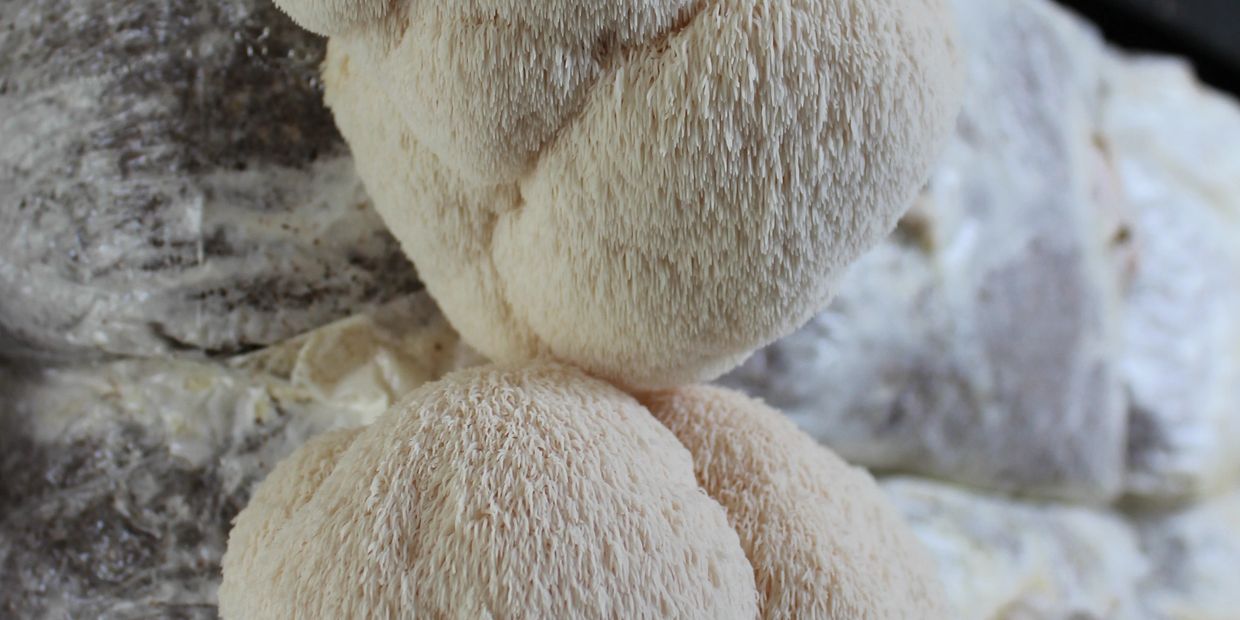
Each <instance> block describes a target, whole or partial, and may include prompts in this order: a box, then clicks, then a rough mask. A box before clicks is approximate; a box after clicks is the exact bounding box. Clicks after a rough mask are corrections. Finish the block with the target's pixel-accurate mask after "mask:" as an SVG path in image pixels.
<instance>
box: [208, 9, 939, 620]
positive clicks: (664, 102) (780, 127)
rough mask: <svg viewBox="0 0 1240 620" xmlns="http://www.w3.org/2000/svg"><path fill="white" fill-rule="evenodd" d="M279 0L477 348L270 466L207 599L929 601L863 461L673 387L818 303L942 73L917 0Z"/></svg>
mask: <svg viewBox="0 0 1240 620" xmlns="http://www.w3.org/2000/svg"><path fill="white" fill-rule="evenodd" d="M280 4H281V6H282V7H283V8H285V9H286V10H287V11H288V12H289V14H290V15H292V16H293V17H294V19H296V20H297V21H299V22H300V23H301V24H303V25H304V26H306V27H308V28H311V29H314V30H316V31H317V32H320V33H323V34H327V35H330V36H331V41H330V44H329V51H328V59H327V61H326V64H325V68H324V73H325V82H326V85H327V91H326V97H327V101H328V104H329V105H330V106H331V108H332V110H333V112H334V114H335V117H336V121H337V124H338V125H339V127H340V129H341V131H342V133H343V134H344V136H345V138H346V139H347V140H348V142H349V144H350V146H351V147H352V149H353V153H354V156H355V158H356V160H357V166H358V170H359V172H360V174H361V176H362V178H363V180H364V181H365V183H366V187H367V191H368V192H369V193H370V194H371V196H372V198H373V200H374V202H375V205H376V208H377V209H378V211H379V212H380V213H381V214H382V216H383V218H384V220H385V221H386V223H387V225H388V226H389V227H390V228H391V229H392V231H393V233H394V234H395V236H396V237H397V238H398V239H399V240H400V242H401V244H402V246H403V248H404V250H405V252H406V253H407V254H408V255H409V256H410V257H411V258H412V259H413V261H414V263H415V265H416V267H417V269H418V273H419V276H420V277H421V278H422V280H423V281H424V282H425V283H426V285H427V288H428V290H429V291H430V293H431V294H432V295H433V296H434V297H435V299H436V301H437V302H438V303H439V305H440V306H441V308H442V309H443V311H444V313H445V315H446V316H447V318H448V320H449V321H450V322H451V323H452V324H453V325H454V326H455V327H456V328H457V329H458V330H459V331H460V332H461V335H462V337H463V338H464V339H465V340H466V341H467V342H468V343H469V344H471V345H472V346H473V347H475V348H476V349H478V350H479V351H480V352H481V353H483V354H484V355H485V356H487V357H488V358H490V359H491V360H493V361H494V362H495V364H494V365H485V366H482V367H479V368H475V369H472V370H464V371H458V372H457V373H454V374H451V375H448V376H447V377H446V378H444V379H442V380H440V381H438V382H435V383H431V384H427V385H425V386H423V387H421V388H419V389H417V390H415V391H414V392H413V393H411V394H410V395H409V396H408V397H407V398H406V399H405V400H404V401H403V402H402V403H401V404H399V405H397V406H395V407H393V408H392V409H391V410H390V411H388V412H387V413H386V414H385V415H384V416H383V417H382V418H380V419H379V420H378V421H377V422H375V423H374V424H373V425H371V426H370V427H368V428H365V429H363V430H354V431H344V432H339V433H335V434H330V435H327V436H324V437H322V438H320V439H317V440H315V441H313V442H311V443H310V444H308V445H306V446H305V447H303V448H302V449H301V450H300V451H299V452H297V453H296V454H294V455H293V456H292V457H291V458H290V459H289V460H287V461H285V462H284V463H282V464H281V465H280V466H279V467H277V469H276V470H275V472H273V473H272V475H271V476H270V477H269V478H268V479H267V480H266V481H265V482H264V483H263V484H262V485H261V486H260V487H259V488H258V489H257V491H256V493H255V495H254V498H253V500H252V502H251V504H250V505H249V506H248V507H247V508H246V509H245V511H243V512H242V513H241V515H240V517H239V518H238V521H237V523H236V526H235V529H234V531H233V533H232V536H231V538H230V541H229V550H228V553H227V555H226V556H225V558H224V582H223V585H222V587H221V589H220V605H221V607H220V609H221V612H222V614H223V615H224V616H225V617H226V618H237V619H239V618H246V619H261V618H283V617H298V618H405V617H409V618H413V617H422V616H427V617H435V618H438V617H460V618H477V617H491V618H630V617H632V618H703V619H719V618H754V617H762V618H829V619H839V620H843V619H857V618H874V619H880V618H881V619H887V618H895V619H900V618H909V619H913V618H918V619H924V618H931V619H933V618H943V617H945V616H946V606H945V603H944V601H943V594H942V592H941V586H940V585H939V583H938V579H937V576H936V574H935V573H934V569H933V568H932V566H931V565H930V563H929V562H928V561H927V560H926V558H925V555H924V553H923V552H922V551H921V549H920V548H919V547H918V545H917V543H916V541H915V540H914V539H913V536H912V534H911V533H910V532H909V531H908V530H907V528H906V526H905V525H904V524H903V523H902V522H901V521H900V519H899V517H898V516H897V514H896V513H895V511H894V509H893V508H891V507H890V506H889V505H888V504H887V503H886V501H885V500H884V498H883V497H882V495H881V494H880V493H879V491H878V490H877V488H876V486H875V485H874V482H873V480H872V479H870V478H869V477H868V475H867V474H865V473H864V472H860V471H858V470H854V469H852V468H850V467H848V466H847V465H846V464H845V463H843V462H842V461H840V460H839V459H838V458H837V457H835V456H834V455H833V454H831V453H830V452H829V451H827V450H826V449H825V448H822V447H820V446H817V445H816V444H814V443H813V441H812V440H810V439H809V438H808V437H806V436H805V435H803V434H801V433H800V432H799V431H797V430H796V429H795V428H793V427H792V425H791V424H790V423H788V422H787V421H784V420H782V419H781V418H780V416H779V414H778V413H777V412H775V411H773V410H771V409H769V408H767V407H766V406H765V405H762V404H761V403H758V402H755V401H751V400H748V399H746V398H745V397H743V396H740V395H739V394H735V393H732V392H727V391H723V390H718V389H713V388H705V387H685V386H686V385H687V384H690V383H693V382H697V381H702V380H708V379H710V378H713V377H715V376H717V375H718V374H720V373H722V372H724V371H726V370H728V369H730V368H731V367H733V366H734V365H735V364H736V363H738V362H739V361H740V360H741V359H743V358H744V357H745V356H747V355H748V354H749V353H750V352H752V351H753V350H754V349H755V348H757V347H759V346H761V345H763V344H764V343H766V342H768V341H770V340H772V339H774V338H777V337H779V336H781V335H783V334H785V333H786V332H788V331H789V330H791V329H794V328H796V327H797V326H799V325H800V324H801V323H803V322H804V321H805V320H806V319H807V318H808V317H809V316H810V315H811V314H812V313H814V312H815V311H817V310H819V309H820V308H821V307H822V306H823V305H824V304H825V303H826V302H827V300H828V298H829V296H830V293H831V289H832V284H833V282H834V279H835V278H836V277H837V276H838V274H839V271H840V270H841V269H842V268H843V267H845V266H846V265H847V264H848V263H850V262H851V261H852V260H854V259H855V258H856V257H857V256H858V255H859V254H860V253H862V252H864V251H865V250H866V249H867V248H869V246H870V245H872V244H873V243H875V242H876V241H877V240H878V239H879V238H881V237H882V236H883V235H885V234H886V233H888V232H889V231H890V230H891V228H892V227H893V226H894V224H895V222H896V220H897V218H898V217H899V215H900V214H901V213H902V212H903V210H904V209H905V208H906V206H907V204H908V202H909V201H910V200H911V199H912V197H913V195H914V193H915V192H916V191H917V190H918V189H919V187H920V185H921V184H922V183H923V181H924V178H925V176H926V174H927V172H928V169H929V167H930V164H931V162H932V159H933V158H934V157H935V155H936V153H937V151H938V150H939V148H940V146H941V143H942V142H943V141H944V140H945V138H946V136H947V134H948V131H949V128H950V127H951V125H952V123H953V120H954V115H955V112H956V107H957V105H958V101H959V92H958V91H959V88H960V80H961V78H960V76H959V71H958V66H957V64H958V63H957V59H956V49H955V45H954V42H953V41H954V40H953V36H954V32H953V28H952V23H951V13H950V11H949V10H948V8H947V4H946V2H945V0H783V1H779V2H775V1H771V0H716V1H713V2H706V1H703V0H698V1H691V0H610V1H606V0H545V1H537V2H529V1H518V0H460V1H458V2H439V3H432V2H427V1H424V0H391V1H389V0H281V1H280ZM652 390H656V391H652ZM630 394H634V395H636V398H635V397H634V396H632V395H630ZM638 399H640V402H639V400H638ZM643 403H644V404H643Z"/></svg>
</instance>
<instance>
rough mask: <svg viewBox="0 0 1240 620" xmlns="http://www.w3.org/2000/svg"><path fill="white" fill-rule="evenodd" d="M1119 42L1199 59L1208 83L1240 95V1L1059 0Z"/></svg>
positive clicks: (1137, 47) (1129, 46)
mask: <svg viewBox="0 0 1240 620" xmlns="http://www.w3.org/2000/svg"><path fill="white" fill-rule="evenodd" d="M1058 1H1059V3H1060V4H1063V5H1065V6H1068V7H1070V8H1071V9H1073V10H1074V11H1076V12H1078V13H1080V14H1081V15H1084V16H1085V17H1088V18H1089V19H1091V20H1093V21H1094V22H1095V23H1097V24H1098V26H1099V27H1101V28H1102V31H1103V32H1104V33H1105V34H1106V36H1107V37H1108V38H1109V39H1111V40H1112V41H1113V42H1115V43H1116V44H1118V45H1120V46H1122V47H1126V48H1130V49H1134V50H1150V51H1159V52H1169V53H1173V54H1177V55H1180V56H1186V57H1188V58H1189V59H1190V60H1192V61H1193V64H1194V65H1196V67H1197V72H1198V74H1199V75H1200V76H1201V78H1202V79H1203V80H1205V81H1206V82H1208V83H1210V84H1213V85H1215V86H1217V87H1219V88H1223V89H1225V90H1229V91H1231V92H1233V93H1236V94H1240V0H1058Z"/></svg>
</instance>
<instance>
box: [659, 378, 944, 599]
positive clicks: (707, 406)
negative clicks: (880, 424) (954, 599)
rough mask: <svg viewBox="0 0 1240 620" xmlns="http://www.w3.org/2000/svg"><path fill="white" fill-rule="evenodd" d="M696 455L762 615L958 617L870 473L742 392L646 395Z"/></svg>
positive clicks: (690, 391) (697, 388) (706, 389)
mask: <svg viewBox="0 0 1240 620" xmlns="http://www.w3.org/2000/svg"><path fill="white" fill-rule="evenodd" d="M640 400H641V401H643V403H644V404H645V405H646V406H647V407H649V409H650V411H651V412H652V413H653V414H654V415H655V417H656V418H658V419H659V420H660V421H661V422H663V423H664V424H666V425H667V427H668V428H670V429H671V430H672V432H673V433H675V434H676V437H677V438H679V439H680V441H681V443H683V444H684V445H685V447H687V448H689V451H690V452H692V453H693V460H694V466H695V471H696V474H697V478H698V482H699V483H700V484H701V485H702V487H703V488H705V489H706V492H707V493H709V494H710V495H711V497H714V498H715V499H716V500H718V501H719V503H721V504H723V507H724V509H725V510H727V511H728V520H729V522H731V524H732V526H733V527H734V528H736V531H737V533H738V534H740V537H741V545H742V546H743V547H744V548H745V554H746V556H747V557H748V558H749V561H750V563H751V564H752V565H753V568H754V576H755V579H756V582H757V587H758V595H759V607H760V609H761V617H762V618H829V619H833V620H861V619H869V618H873V619H879V618H882V619H899V618H906V619H909V620H912V619H917V620H931V619H935V618H948V617H950V615H949V613H948V607H947V602H946V597H945V594H944V592H943V589H942V587H943V586H942V583H941V582H940V581H939V578H938V573H937V571H936V569H935V567H934V565H933V563H932V562H931V561H930V558H929V556H928V555H927V554H926V552H925V550H924V549H923V548H922V547H921V545H920V543H919V542H918V541H917V540H916V539H915V538H914V536H913V533H912V532H911V531H910V530H909V528H908V526H907V525H906V524H905V523H904V521H903V519H902V518H901V517H900V515H899V513H898V512H897V511H896V509H895V507H893V506H892V505H891V504H890V503H889V502H888V501H887V500H886V499H885V498H884V497H883V496H882V493H881V491H880V490H879V488H878V485H876V484H875V483H874V479H873V478H871V477H870V475H869V474H868V473H866V472H865V471H864V470H860V469H855V468H853V467H850V466H849V465H848V464H847V463H845V462H844V461H842V460H840V459H839V457H837V456H835V454H833V453H832V452H831V451H829V450H827V449H826V448H824V447H822V446H820V445H818V444H817V443H815V442H814V441H813V439H811V438H810V437H809V436H808V435H806V434H805V433H803V432H801V431H800V430H798V429H797V428H796V427H795V426H793V424H792V423H791V422H790V421H789V420H788V419H787V418H785V417H784V416H783V415H781V414H780V413H779V412H778V411H775V410H773V409H771V408H770V407H767V406H766V405H764V404H763V403H761V402H759V401H756V400H753V399H751V398H748V397H746V396H744V395H742V394H739V393H737V392H733V391H731V390H726V389H723V388H716V387H704V386H695V387H686V388H678V389H674V390H667V391H664V392H658V393H654V394H648V395H644V396H642V397H640Z"/></svg>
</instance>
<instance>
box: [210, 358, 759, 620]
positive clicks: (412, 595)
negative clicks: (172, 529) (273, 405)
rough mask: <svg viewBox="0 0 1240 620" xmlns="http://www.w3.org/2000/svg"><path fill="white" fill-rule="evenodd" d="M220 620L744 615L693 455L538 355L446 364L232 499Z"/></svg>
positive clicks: (739, 573) (727, 540)
mask: <svg viewBox="0 0 1240 620" xmlns="http://www.w3.org/2000/svg"><path fill="white" fill-rule="evenodd" d="M219 598H220V611H221V614H222V615H223V616H224V617H226V618H236V619H240V618H245V619H247V620H257V619H262V618H397V617H422V616H426V617H433V618H438V617H454V618H456V617H460V618H481V617H503V618H510V617H511V618H581V617H585V618H602V617H609V618H610V617H614V618H653V617H664V618H670V617H677V618H681V617H683V618H711V619H714V618H753V617H754V616H755V614H756V613H757V607H756V601H757V596H756V594H755V592H754V577H753V571H752V569H751V568H750V565H749V563H748V561H746V559H745V555H744V553H743V551H742V550H741V545H740V541H739V540H738V538H737V535H736V532H735V531H734V530H732V528H731V527H730V526H729V525H728V522H727V516H726V515H725V513H724V511H723V509H722V508H721V507H720V506H719V504H717V503H716V502H714V501H713V500H711V499H710V498H709V497H708V496H707V495H706V494H705V493H703V492H702V491H701V489H700V488H699V487H698V485H697V482H696V481H695V479H694V477H693V463H692V460H691V457H690V455H689V453H688V451H686V450H685V449H684V447H683V446H681V445H680V444H679V443H678V442H677V441H676V438H675V437H674V436H672V434H671V433H670V432H669V431H668V430H667V429H666V428H664V427H663V426H662V425H660V424H659V423H658V422H657V421H656V420H655V419H654V418H653V417H651V416H650V413H649V412H648V411H646V410H645V409H644V408H643V407H642V406H641V405H639V404H638V403H637V402H636V401H635V400H633V399H632V398H631V397H629V396H627V395H625V394H623V393H621V392H620V391H618V390H616V389H615V388H613V387H611V386H609V385H607V384H605V383H603V382H601V381H598V380H595V379H591V378H588V377H586V376H585V375H583V374H582V373H580V372H578V371H576V370H573V369H569V368H565V367H561V366H557V365H547V364H536V365H531V366H525V367H517V368H503V367H485V368H479V369H473V370H466V371H460V372H458V373H455V374H453V375H450V376H449V377H447V378H445V379H443V380H441V381H439V382H436V383H432V384H428V385H426V386H423V387H421V388H419V389H417V390H415V391H414V392H413V393H412V394H411V395H410V396H409V397H408V398H407V399H406V400H405V401H404V402H403V403H402V404H400V405H397V406H396V407H394V408H393V409H391V410H390V411H389V412H387V413H386V414H384V415H383V416H382V417H381V418H380V419H379V420H377V421H376V422H375V423H374V424H373V425H371V426H369V427H367V428H365V429H364V430H361V431H346V432H341V433H335V434H330V435H327V436H325V437H323V438H321V439H316V440H314V441H311V442H310V443H308V444H307V445H306V446H304V447H303V448H302V449H301V450H299V451H298V452H296V453H295V454H294V455H293V456H292V457H290V458H289V459H287V460H286V461H284V462H283V463H281V464H280V465H279V466H278V467H277V468H276V469H275V471H273V472H272V474H271V475H270V476H269V477H268V479H267V480H265V481H264V482H263V483H262V484H261V485H260V486H259V487H258V489H257V491H256V493H255V495H254V498H253V499H252V501H251V503H250V505H249V506H248V507H247V508H246V509H245V510H244V511H242V513H241V514H240V515H239V516H238V518H237V523H236V525H235V527H234V529H233V533H232V535H231V536H230V539H229V544H228V552H227V553H226V555H225V556H224V581H223V584H222V585H221V587H220V595H219Z"/></svg>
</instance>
